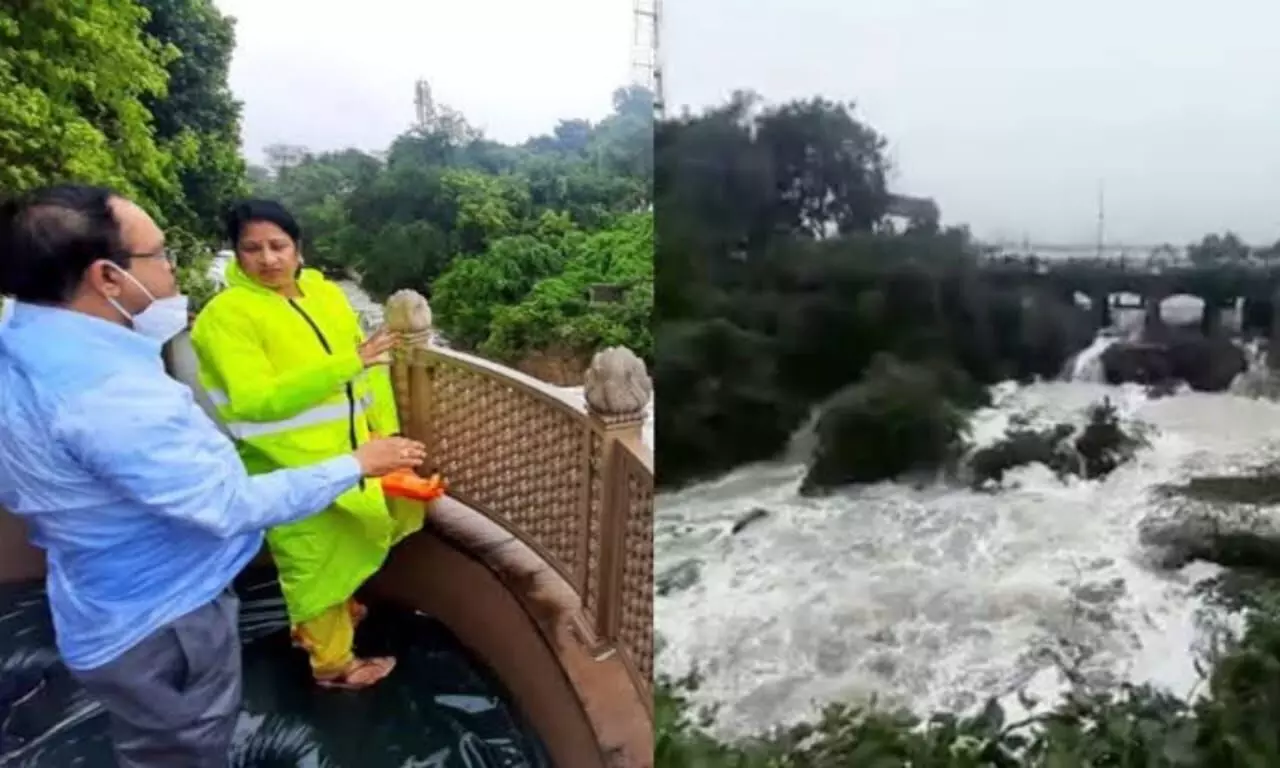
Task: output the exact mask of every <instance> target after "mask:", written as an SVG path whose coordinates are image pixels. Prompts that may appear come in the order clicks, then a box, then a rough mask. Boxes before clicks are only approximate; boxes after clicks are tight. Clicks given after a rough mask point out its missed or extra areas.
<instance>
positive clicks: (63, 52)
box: [0, 0, 179, 213]
mask: <svg viewBox="0 0 1280 768" xmlns="http://www.w3.org/2000/svg"><path fill="white" fill-rule="evenodd" d="M19 8H20V9H21V10H18V9H19ZM146 21H147V11H146V10H145V9H144V8H143V7H141V6H140V5H138V4H137V3H136V2H133V0H29V1H28V2H24V3H20V4H16V5H15V4H12V3H10V4H6V5H4V6H3V7H0V189H4V190H7V191H16V190H22V189H28V188H31V187H34V186H38V185H42V184H48V183H52V182H55V181H62V180H69V179H74V180H83V181H92V182H95V183H99V184H105V185H110V186H112V187H114V188H116V189H118V190H119V191H120V192H122V193H123V194H127V195H129V196H131V197H133V198H134V199H136V200H138V201H139V202H141V203H142V204H144V205H147V206H148V207H150V208H151V209H152V210H154V211H160V212H162V213H163V212H165V211H169V210H172V208H171V206H169V205H168V203H169V201H170V200H172V199H174V198H175V197H177V196H178V195H179V191H178V186H177V183H176V178H175V163H174V159H173V157H172V156H171V155H170V154H169V152H167V151H165V149H163V148H162V147H161V146H160V144H159V143H158V142H157V141H156V139H155V136H154V132H153V128H152V124H151V113H150V112H149V111H148V109H147V102H148V101H152V100H157V99H163V98H165V97H166V96H167V95H168V89H167V77H166V72H165V66H166V65H168V64H169V63H171V62H172V61H173V60H174V59H175V58H176V57H177V55H178V51H177V50H176V49H175V48H174V47H173V46H168V45H161V44H160V43H158V42H157V41H156V40H154V39H153V38H151V37H149V36H148V35H146V34H145V33H144V30H143V25H144V24H145V23H146Z"/></svg>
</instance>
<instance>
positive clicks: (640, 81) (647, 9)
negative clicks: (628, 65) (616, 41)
mask: <svg viewBox="0 0 1280 768" xmlns="http://www.w3.org/2000/svg"><path fill="white" fill-rule="evenodd" d="M634 4H635V5H634V8H635V11H634V15H635V38H634V40H633V41H632V57H631V61H632V70H633V71H632V79H633V80H634V82H635V84H636V85H639V86H642V87H644V88H647V89H648V90H649V92H650V93H652V94H653V112H654V116H655V117H657V118H658V119H659V120H661V119H662V118H663V116H664V115H665V114H666V101H667V100H666V93H665V92H664V90H663V87H662V86H663V84H662V57H661V54H660V49H659V47H658V41H659V39H660V30H661V29H662V0H634Z"/></svg>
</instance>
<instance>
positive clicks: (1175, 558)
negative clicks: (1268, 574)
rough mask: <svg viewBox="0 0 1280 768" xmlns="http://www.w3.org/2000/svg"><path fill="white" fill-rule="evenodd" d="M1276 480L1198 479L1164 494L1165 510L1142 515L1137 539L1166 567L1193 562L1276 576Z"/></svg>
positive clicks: (1279, 527)
mask: <svg viewBox="0 0 1280 768" xmlns="http://www.w3.org/2000/svg"><path fill="white" fill-rule="evenodd" d="M1278 485H1280V478H1277V477H1264V476H1256V477H1247V476H1246V477H1218V478H1201V479H1199V480H1195V481H1192V482H1191V483H1190V484H1189V485H1187V486H1183V487H1179V488H1170V489H1165V491H1164V493H1165V495H1166V497H1168V499H1169V505H1168V506H1167V507H1165V508H1164V509H1162V510H1161V511H1160V512H1158V513H1154V514H1152V515H1148V516H1147V517H1146V518H1145V519H1144V520H1143V521H1142V523H1141V524H1140V525H1139V527H1138V540H1139V541H1140V542H1141V543H1142V544H1143V545H1144V546H1146V547H1149V548H1150V549H1151V550H1152V552H1153V554H1154V555H1155V558H1156V560H1157V561H1158V562H1159V563H1160V564H1161V565H1163V566H1164V567H1167V568H1181V567H1182V566H1184V565H1186V564H1188V563H1190V562H1192V561H1193V560H1205V561H1208V562H1211V563H1217V564H1219V565H1223V566H1227V567H1245V568H1265V569H1267V570H1270V571H1272V572H1278V573H1280V515H1277V514H1276V513H1275V510H1274V506H1273V505H1274V503H1275V502H1276V498H1275V496H1276V492H1277V486H1278Z"/></svg>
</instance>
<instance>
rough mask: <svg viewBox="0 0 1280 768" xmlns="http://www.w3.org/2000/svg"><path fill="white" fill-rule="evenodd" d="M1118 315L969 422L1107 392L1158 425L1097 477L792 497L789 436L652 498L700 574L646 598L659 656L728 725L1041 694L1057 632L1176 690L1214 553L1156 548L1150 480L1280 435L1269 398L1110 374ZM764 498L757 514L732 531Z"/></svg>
mask: <svg viewBox="0 0 1280 768" xmlns="http://www.w3.org/2000/svg"><path fill="white" fill-rule="evenodd" d="M1169 314H1170V313H1169V312H1168V310H1166V316H1168V315H1169ZM1121 322H1122V325H1126V326H1127V325H1131V323H1126V322H1125V321H1124V320H1122V321H1121ZM1138 322H1140V316H1139V318H1138ZM1119 335H1123V331H1121V332H1118V333H1113V334H1111V337H1112V338H1100V339H1099V340H1098V342H1096V343H1095V344H1094V345H1093V346H1092V347H1090V348H1089V349H1088V350H1086V351H1084V352H1082V353H1081V354H1080V355H1079V356H1078V357H1077V359H1076V360H1075V362H1074V365H1073V366H1072V367H1071V369H1070V374H1071V375H1070V378H1071V379H1072V380H1066V381H1057V382H1044V383H1037V384H1034V385H1030V386H1025V387H1017V386H1015V385H1003V386H1001V387H997V388H996V403H995V405H994V406H993V407H992V408H989V409H985V410H983V411H981V412H979V413H978V414H976V415H975V417H974V418H973V420H972V424H971V426H972V431H973V440H974V442H976V443H978V444H983V443H989V442H991V441H992V440H995V439H997V438H999V437H1000V436H1001V435H1002V434H1003V432H1004V429H1005V427H1006V426H1007V424H1008V422H1009V419H1010V417H1011V416H1014V415H1016V414H1027V413H1030V414H1032V415H1033V417H1034V420H1035V421H1052V422H1057V421H1071V422H1073V423H1077V424H1078V423H1081V422H1082V421H1083V419H1084V411H1085V409H1086V408H1087V407H1088V406H1089V404H1091V403H1093V402H1095V401H1097V400H1100V399H1101V398H1102V397H1104V396H1107V397H1110V398H1111V400H1112V401H1113V402H1114V403H1115V404H1116V405H1117V407H1118V408H1119V410H1120V412H1121V413H1122V414H1123V417H1124V418H1126V419H1130V420H1136V421H1139V422H1143V423H1145V424H1146V425H1149V427H1151V428H1152V429H1153V432H1152V434H1150V435H1149V439H1150V441H1151V446H1150V447H1149V448H1147V449H1145V450H1143V451H1142V452H1141V453H1140V454H1139V456H1138V458H1137V459H1136V460H1135V461H1134V462H1132V463H1130V464H1127V465H1125V466H1122V467H1121V468H1120V469H1119V470H1117V471H1116V472H1114V473H1113V474H1111V475H1110V476H1108V477H1106V478H1105V479H1103V480H1101V481H1096V482H1087V481H1080V480H1072V481H1069V482H1066V483H1064V482H1061V481H1059V480H1058V479H1057V478H1056V477H1054V476H1053V475H1052V474H1051V473H1050V472H1049V471H1048V470H1047V469H1045V468H1044V467H1042V466H1040V465H1034V466H1031V467H1025V468H1022V469H1019V470H1016V471H1015V472H1013V473H1012V474H1011V475H1010V476H1007V477H1006V480H1005V485H1006V486H1012V487H1006V488H1005V489H1004V490H1001V491H999V492H996V493H990V494H989V493H979V492H973V491H968V490H959V489H954V488H951V489H944V488H921V489H916V488H911V487H907V486H904V485H899V484H893V483H882V484H878V485H872V486H867V487H862V488H857V489H850V490H846V491H844V492H840V493H837V494H836V495H834V496H831V497H829V498H824V499H803V498H801V497H800V496H799V495H798V493H797V489H798V486H799V483H800V480H801V478H802V477H803V475H804V466H803V464H802V461H801V457H798V456H795V457H792V458H790V459H788V460H783V461H779V462H777V463H772V464H765V465H758V466H752V467H746V468H742V469H740V470H738V471H736V472H734V473H732V474H731V475H729V476H727V477H725V478H723V479H721V480H719V481H716V482H712V483H707V484H703V485H700V486H696V487H693V488H689V489H686V490H683V491H681V492H678V493H671V494H665V495H662V496H660V497H659V499H658V522H657V531H656V544H655V548H656V557H657V563H656V566H655V573H656V574H657V575H658V579H659V582H660V583H661V582H663V581H664V580H666V579H670V578H671V574H673V573H678V572H683V573H684V575H685V576H688V575H689V574H692V573H694V572H695V571H696V572H697V577H696V580H695V579H693V578H688V579H687V580H686V581H685V583H686V585H687V584H688V582H692V585H691V586H685V588H683V589H681V588H675V589H672V590H671V591H670V592H669V593H668V594H666V595H665V596H663V595H659V596H658V597H656V605H655V610H656V624H657V631H658V635H659V637H660V649H661V650H660V652H659V657H658V667H659V671H660V672H662V673H666V674H670V675H674V676H680V675H683V674H685V673H687V672H689V671H691V670H694V669H696V670H697V671H698V672H699V673H700V676H701V678H702V682H701V686H700V687H699V689H698V690H697V691H696V693H695V694H694V698H695V701H696V702H698V703H701V704H713V703H714V704H717V705H719V717H718V721H717V726H718V728H719V730H720V731H721V733H722V734H723V735H726V736H737V735H746V734H751V733H758V732H760V731H762V730H764V729H767V728H769V727H772V726H774V725H778V724H783V723H787V722H791V721H794V720H797V719H800V718H803V717H806V716H810V715H812V714H814V712H815V711H816V709H817V707H818V706H819V705H821V704H823V703H827V702H833V701H865V700H868V699H870V698H871V697H873V696H874V697H876V698H877V699H878V700H879V701H880V702H881V703H883V704H901V705H905V706H908V707H910V708H911V709H913V710H915V711H917V712H920V713H922V714H923V713H927V712H930V711H933V710H939V709H947V710H962V709H968V708H970V707H973V706H976V705H979V704H981V703H982V702H983V701H984V700H985V699H986V698H987V697H989V696H1000V697H1005V701H1006V703H1012V701H1014V700H1015V699H1014V696H1013V694H1015V692H1016V691H1017V690H1018V689H1020V688H1025V689H1026V690H1027V691H1028V692H1030V693H1032V694H1033V695H1036V696H1038V697H1039V698H1040V699H1041V701H1044V700H1045V699H1046V698H1049V697H1053V696H1055V695H1057V694H1058V693H1059V692H1061V691H1062V690H1063V687H1064V681H1063V680H1062V678H1061V676H1060V674H1059V672H1058V671H1057V666H1056V665H1055V663H1054V662H1053V660H1052V658H1051V655H1052V654H1051V653H1050V652H1052V651H1054V649H1061V648H1062V647H1063V641H1064V640H1065V641H1066V642H1067V643H1069V644H1071V645H1073V646H1075V647H1077V648H1081V649H1084V650H1086V651H1087V661H1086V662H1085V663H1084V664H1083V666H1082V670H1083V671H1084V672H1086V673H1087V674H1089V675H1090V676H1091V677H1092V678H1093V679H1095V680H1101V681H1107V680H1120V679H1126V680H1130V681H1134V682H1152V683H1156V684H1159V685H1162V686H1165V687H1167V688H1169V689H1171V690H1172V691H1173V692H1175V693H1177V694H1180V695H1187V694H1189V693H1191V692H1192V690H1193V688H1194V687H1195V685H1196V682H1197V675H1196V673H1195V670H1194V663H1195V661H1196V658H1197V655H1198V653H1199V647H1200V645H1201V644H1202V640H1203V638H1204V633H1203V632H1202V625H1203V622H1204V621H1205V620H1206V619H1208V618H1211V616H1210V612H1209V611H1208V610H1207V609H1204V608H1203V607H1202V606H1201V604H1200V602H1199V600H1198V599H1197V598H1196V597H1195V596H1194V595H1193V591H1192V590H1193V587H1194V585H1195V583H1196V582H1197V581H1198V580H1201V579H1203V578H1206V577H1207V576H1210V575H1212V574H1213V573H1215V572H1216V570H1217V569H1216V568H1215V567H1213V566H1208V565H1193V566H1191V567H1189V568H1186V569H1184V570H1183V571H1180V572H1177V573H1168V572H1161V571H1158V570H1156V569H1154V568H1152V567H1149V566H1148V565H1147V564H1146V563H1145V562H1144V558H1143V552H1142V551H1141V549H1140V546H1139V544H1138V541H1137V531H1136V527H1137V524H1138V522H1139V521H1140V520H1141V519H1142V518H1143V517H1144V516H1145V515H1146V514H1147V513H1148V512H1150V511H1152V510H1154V509H1155V508H1156V505H1157V504H1158V503H1159V501H1158V499H1157V498H1155V497H1154V496H1153V494H1152V490H1153V489H1154V487H1155V486H1157V485H1161V484H1164V483H1169V482H1178V481H1181V480H1185V479H1186V478H1188V477H1190V476H1193V475H1201V474H1216V473H1223V472H1232V471H1239V470H1241V469H1244V468H1246V467H1251V466H1255V465H1257V464H1258V463H1260V462H1261V461H1262V460H1264V459H1268V458H1274V457H1275V456H1277V455H1280V404H1278V403H1275V402H1272V401H1268V400H1259V399H1251V398H1248V397H1243V396H1238V395H1234V394H1198V393H1191V392H1185V393H1182V394H1179V395H1177V396H1173V397H1165V398H1161V399H1154V400H1153V399H1148V398H1147V396H1146V393H1145V392H1144V391H1143V390H1142V389H1141V388H1140V387H1136V386H1126V387H1109V386H1107V385H1105V384H1102V383H1100V380H1101V375H1100V374H1101V366H1100V364H1099V362H1098V357H1099V356H1100V355H1101V353H1102V351H1103V350H1104V349H1105V348H1106V346H1107V345H1108V344H1110V343H1112V342H1113V340H1114V337H1115V336H1119ZM757 508H760V509H764V510H767V511H768V515H767V516H766V517H765V518H764V519H762V520H759V521H757V522H755V523H753V524H752V525H750V526H748V527H746V528H745V529H744V530H742V531H741V532H739V533H737V534H736V535H735V534H732V533H731V527H732V525H733V523H734V521H735V520H738V519H740V518H741V517H742V515H743V514H744V513H747V512H749V511H750V510H753V509H757ZM1067 655H1069V656H1073V657H1076V658H1078V654H1074V653H1073V654H1067Z"/></svg>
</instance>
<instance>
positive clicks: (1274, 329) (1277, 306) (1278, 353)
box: [1267, 286, 1280, 371]
mask: <svg viewBox="0 0 1280 768" xmlns="http://www.w3.org/2000/svg"><path fill="white" fill-rule="evenodd" d="M1267 367H1269V368H1270V369H1271V370H1273V371H1274V370H1280V286H1277V287H1275V288H1272V289H1271V335H1270V336H1269V337H1268V338H1267Z"/></svg>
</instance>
